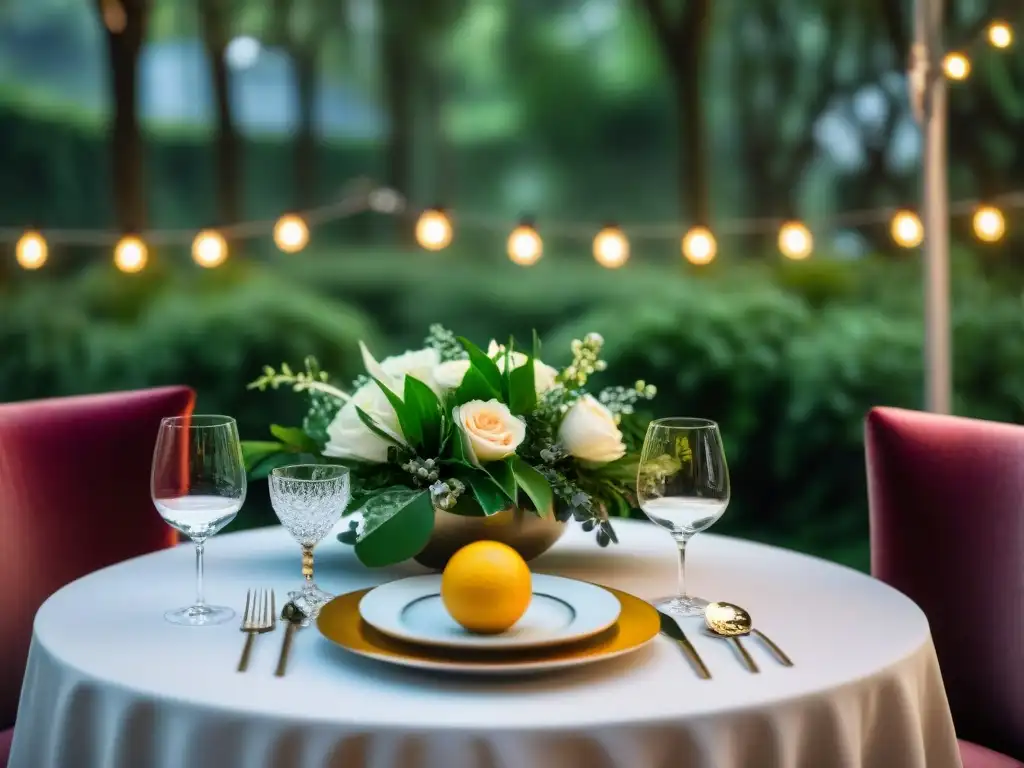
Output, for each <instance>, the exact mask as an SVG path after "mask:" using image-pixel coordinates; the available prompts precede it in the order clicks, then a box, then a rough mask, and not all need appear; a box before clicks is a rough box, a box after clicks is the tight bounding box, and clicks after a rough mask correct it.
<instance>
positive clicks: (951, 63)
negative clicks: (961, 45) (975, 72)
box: [942, 53, 971, 80]
mask: <svg viewBox="0 0 1024 768" xmlns="http://www.w3.org/2000/svg"><path fill="white" fill-rule="evenodd" d="M942 71H943V72H945V73H946V77H948V78H949V79H950V80H966V79H967V76H968V75H970V74H971V62H970V60H969V59H968V58H967V57H966V56H964V55H963V54H962V53H947V54H946V57H945V58H944V59H943V60H942Z"/></svg>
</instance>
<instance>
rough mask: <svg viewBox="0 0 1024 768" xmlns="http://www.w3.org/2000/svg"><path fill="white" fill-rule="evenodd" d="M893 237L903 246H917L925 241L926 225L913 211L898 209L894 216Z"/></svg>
mask: <svg viewBox="0 0 1024 768" xmlns="http://www.w3.org/2000/svg"><path fill="white" fill-rule="evenodd" d="M891 232H892V239H893V240H895V241H896V244H897V245H899V246H901V247H903V248H916V247H917V246H919V245H920V244H921V243H922V242H924V226H923V225H922V224H921V219H920V218H919V217H918V215H917V214H916V213H914V212H913V211H897V212H896V215H895V216H893V217H892V228H891Z"/></svg>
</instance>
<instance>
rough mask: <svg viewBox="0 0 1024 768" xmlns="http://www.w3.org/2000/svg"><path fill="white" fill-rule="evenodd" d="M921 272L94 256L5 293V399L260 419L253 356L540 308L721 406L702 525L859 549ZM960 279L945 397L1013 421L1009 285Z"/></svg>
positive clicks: (476, 329)
mask: <svg viewBox="0 0 1024 768" xmlns="http://www.w3.org/2000/svg"><path fill="white" fill-rule="evenodd" d="M545 262H547V263H545ZM837 274H838V275H840V277H839V278H837V277H836V275H837ZM865 276H870V281H869V282H865ZM917 279H918V275H916V274H915V273H914V270H913V269H912V268H910V267H909V266H908V265H906V264H904V265H897V266H895V267H891V268H888V269H887V268H886V267H885V266H878V265H862V271H857V270H855V269H852V268H851V267H848V266H842V265H840V266H835V265H833V266H816V267H814V268H813V270H810V271H808V272H803V273H794V272H792V271H791V269H789V268H787V270H786V272H785V273H784V274H780V273H778V272H777V271H776V270H774V269H769V268H765V267H757V268H743V267H740V266H738V265H736V264H733V265H731V266H729V267H728V268H722V269H719V270H718V271H715V270H711V271H707V272H695V271H692V270H687V269H682V268H675V269H671V268H666V267H663V266H662V267H657V266H652V267H645V266H643V265H642V264H640V263H638V264H637V265H636V267H633V266H632V265H631V266H630V268H629V269H626V270H621V271H619V272H609V271H605V270H598V269H596V268H595V267H593V265H592V264H588V263H585V262H583V261H582V260H576V261H574V260H573V259H571V258H568V257H566V258H563V259H557V258H555V257H554V256H552V258H551V259H550V260H548V259H547V258H546V259H545V260H544V261H542V262H541V263H540V264H538V265H537V266H536V267H535V268H533V269H531V270H523V269H521V268H517V267H514V266H512V265H510V264H506V263H505V261H504V260H503V259H489V260H486V261H485V260H484V259H483V258H481V257H479V256H476V255H474V254H467V253H463V254H461V255H460V254H458V253H452V254H451V255H448V254H445V255H440V256H439V255H428V254H423V253H409V254H396V253H378V252H357V251H352V252H346V251H339V252H337V253H330V254H322V255H320V256H317V255H315V254H312V253H311V254H307V255H305V256H303V257H302V258H283V257H282V258H280V259H278V260H277V261H276V262H274V264H273V265H272V267H270V268H267V267H261V266H253V265H252V264H248V265H246V264H244V263H238V264H235V265H234V266H233V267H231V268H225V269H223V270H218V271H216V272H213V273H204V272H201V271H199V270H195V269H183V270H178V269H173V268H171V267H170V266H168V265H166V264H165V265H164V266H162V267H161V266H160V265H159V264H157V265H155V268H154V269H153V270H152V272H149V271H147V273H144V274H143V275H139V276H124V275H120V274H117V273H116V272H114V271H113V270H112V269H111V268H109V267H105V266H104V267H103V268H96V269H94V270H90V271H87V272H86V273H85V274H83V275H81V276H80V277H78V278H76V279H75V280H73V281H64V282H62V281H52V282H47V281H45V278H41V279H38V280H37V279H34V278H33V279H31V280H24V281H21V282H20V283H19V286H18V288H17V290H16V291H9V292H8V294H7V295H6V296H3V297H0V399H2V400H16V399H24V398H29V397H42V396H53V395H65V394H73V393H78V392H89V391H103V390H113V389H122V388H131V387H142V386H151V385H158V384H165V383H188V384H191V385H193V386H194V387H196V388H197V390H198V391H199V396H200V400H199V408H200V409H202V410H204V411H208V412H209V411H226V412H229V413H232V414H234V415H236V416H237V417H238V418H239V421H240V424H241V428H242V432H243V436H244V437H247V438H260V437H261V436H263V435H264V434H265V429H266V427H267V426H268V425H269V424H270V423H272V422H275V421H276V422H279V423H297V421H298V420H299V418H300V416H301V411H302V402H301V398H297V397H294V396H292V395H291V394H290V393H284V392H278V393H254V392H247V391H246V390H245V383H246V382H248V381H250V380H251V379H252V378H254V377H255V376H256V375H257V374H258V372H259V370H260V367H261V366H262V365H263V364H265V363H272V364H275V365H276V364H279V363H280V362H282V361H288V362H291V363H293V364H295V363H300V362H301V359H302V357H303V356H304V355H306V354H315V355H317V356H318V357H319V358H320V359H321V362H322V363H323V365H324V367H325V369H327V370H329V371H331V372H332V373H334V374H335V375H336V377H337V379H338V380H339V381H340V382H342V383H345V382H347V381H349V380H350V379H351V378H352V377H353V376H354V375H355V374H357V373H359V372H360V369H361V364H360V362H359V357H358V353H357V350H356V341H357V340H358V339H360V338H363V339H366V340H367V342H368V343H369V344H370V346H371V347H372V348H373V349H374V351H375V352H376V353H377V354H378V356H384V355H387V354H392V353H395V352H398V351H401V350H403V349H406V348H409V347H412V346H415V345H418V344H419V342H420V340H421V339H422V337H423V335H424V333H425V331H426V327H427V325H428V324H429V323H430V322H432V321H440V322H443V323H445V324H447V325H449V326H450V327H452V328H453V329H455V330H457V331H458V332H459V333H463V334H465V335H468V336H470V337H471V338H473V339H475V340H478V341H480V342H482V343H483V342H486V341H487V339H488V338H490V337H491V336H497V337H503V336H505V335H507V334H508V333H509V332H510V331H511V332H513V333H515V334H516V335H517V336H519V337H521V338H526V337H527V336H528V334H529V331H530V329H531V328H534V327H536V328H537V329H538V330H539V331H540V332H541V333H542V335H543V337H544V344H545V348H544V354H543V356H544V358H545V359H547V360H548V361H549V362H552V363H554V364H558V363H561V362H564V361H565V360H566V359H567V357H568V350H569V342H570V341H571V340H572V339H573V338H576V337H580V336H582V335H583V334H584V333H586V332H588V331H591V330H595V331H599V332H600V333H602V334H603V335H604V337H605V339H606V342H607V343H606V358H607V359H608V361H609V363H610V370H609V371H608V372H607V373H605V374H603V377H604V383H624V384H628V383H632V381H634V380H635V379H637V378H643V379H645V380H647V381H649V382H652V383H655V384H656V385H657V386H658V387H659V390H660V392H659V396H658V398H657V399H656V400H655V401H654V408H655V411H656V413H657V414H659V415H668V414H677V415H678V414H692V415H701V416H708V417H711V418H714V419H716V420H718V421H719V422H720V423H721V424H722V427H723V433H724V436H725V439H726V447H727V451H728V455H729V460H730V467H731V471H732V476H733V482H734V493H735V495H734V503H733V505H732V506H731V507H730V510H729V512H728V513H727V514H726V516H725V517H724V518H723V520H722V521H721V522H720V523H719V525H718V526H716V528H717V530H720V531H722V532H728V533H733V534H737V535H744V536H751V537H755V538H758V539H762V540H767V541H773V542H778V543H782V544H785V545H788V546H793V547H796V548H799V549H803V550H806V551H811V552H816V553H818V554H822V555H825V556H828V557H832V558H835V559H839V560H841V561H844V562H847V563H851V564H854V565H857V566H859V567H865V566H866V564H867V513H866V509H867V505H866V498H865V482H864V463H863V439H862V420H863V416H864V414H865V412H866V411H867V410H868V409H869V408H870V407H871V406H874V405H883V404H884V405H897V406H904V407H911V408H915V407H920V404H921V392H922V362H921V339H922V328H921V321H920V315H919V301H918V300H916V299H915V298H912V297H913V296H917V295H919V288H918V283H917ZM877 281H882V282H883V283H885V287H886V290H885V291H880V289H879V285H878V282H877ZM822 285H824V286H825V288H824V289H823V288H822V287H821V286H822ZM836 286H839V288H838V289H837V288H836ZM900 291H902V292H903V293H904V295H905V296H906V297H907V298H906V300H905V301H904V302H902V303H901V302H900V301H898V300H897V299H896V298H895V297H896V296H898V295H899V293H900ZM956 293H957V296H956V302H955V306H956V330H955V353H956V372H957V381H956V391H957V395H958V399H957V404H956V409H957V412H959V413H962V414H965V415H974V416H981V417H985V418H991V419H997V420H1002V421H1024V307H1022V306H1021V300H1020V298H1019V296H1017V295H1013V294H1010V293H1008V292H1007V293H1001V292H1000V291H999V290H996V289H994V288H992V287H991V286H989V285H987V284H985V283H984V282H983V281H980V280H978V279H976V277H964V279H963V280H962V281H960V282H959V283H958V284H957V285H956ZM883 294H884V295H883ZM823 296H824V297H825V298H822V297H823ZM595 383H598V384H600V383H601V382H595ZM264 494H265V491H264V490H263V489H262V488H260V487H254V488H253V496H252V498H253V500H254V505H253V506H252V508H251V509H250V510H247V511H246V513H245V514H244V515H243V516H241V517H240V520H239V523H238V524H239V525H251V524H258V523H261V522H267V521H270V520H272V516H271V515H270V513H269V512H268V511H267V509H266V504H265V498H264ZM243 518H244V519H243Z"/></svg>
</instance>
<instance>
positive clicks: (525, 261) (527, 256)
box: [508, 221, 544, 267]
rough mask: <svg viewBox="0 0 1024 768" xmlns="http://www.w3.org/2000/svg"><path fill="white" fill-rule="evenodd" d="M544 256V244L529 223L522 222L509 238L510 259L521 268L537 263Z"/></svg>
mask: <svg viewBox="0 0 1024 768" xmlns="http://www.w3.org/2000/svg"><path fill="white" fill-rule="evenodd" d="M543 255H544V243H543V241H542V240H541V239H540V235H539V234H537V230H536V229H534V227H533V225H532V224H530V223H529V222H526V221H524V222H522V223H521V224H520V225H519V226H518V227H516V228H515V229H513V230H512V234H510V235H509V236H508V257H509V258H510V259H512V261H514V262H515V263H516V264H518V265H519V266H521V267H529V266H532V265H533V264H536V263H537V260H538V259H540V257H541V256H543Z"/></svg>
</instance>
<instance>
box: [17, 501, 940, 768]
mask: <svg viewBox="0 0 1024 768" xmlns="http://www.w3.org/2000/svg"><path fill="white" fill-rule="evenodd" d="M154 514H155V513H154ZM616 526H617V531H618V533H619V537H620V538H621V540H622V543H621V544H620V545H618V546H615V545H612V546H611V547H609V548H608V549H606V550H601V549H599V548H598V547H597V546H596V544H594V543H593V535H591V534H584V533H582V531H579V530H578V529H573V530H571V531H570V532H569V533H567V534H566V536H565V537H564V538H563V539H562V541H561V542H560V543H559V544H558V545H557V546H556V548H555V549H554V550H552V551H551V552H549V553H548V554H547V555H545V556H544V557H543V558H541V559H540V560H538V561H537V562H536V563H535V566H536V569H537V570H538V571H549V572H554V573H559V574H564V575H570V576H575V577H579V578H583V579H588V580H592V581H596V582H602V583H605V584H608V585H610V586H614V587H617V588H619V589H623V590H627V591H629V592H632V593H634V594H636V595H638V596H641V597H645V598H650V597H655V596H659V595H661V594H665V593H669V592H671V591H672V590H673V588H674V579H675V568H676V565H675V545H674V544H673V542H672V541H671V539H670V537H669V536H668V535H667V534H666V533H665V532H663V531H661V530H660V529H656V528H654V527H653V526H650V525H646V524H641V523H630V522H621V523H617V524H616ZM690 546H691V550H690V557H689V561H690V562H689V568H690V571H689V575H690V580H691V584H692V589H693V592H694V593H696V594H700V595H702V596H704V597H707V598H710V599H721V600H728V601H731V602H735V603H738V604H740V605H743V606H745V607H747V608H748V609H749V610H750V612H751V613H752V614H753V616H754V619H755V622H756V623H757V625H758V626H759V627H760V628H761V629H763V630H764V631H765V632H767V633H768V634H769V635H770V636H771V637H772V638H773V639H774V640H775V641H776V642H778V643H779V644H780V645H781V646H782V648H783V649H785V650H786V651H787V652H788V653H789V654H790V655H791V656H792V658H793V660H794V662H795V664H796V666H795V667H794V668H791V669H786V668H783V667H781V666H779V665H777V664H775V663H774V662H773V661H772V660H771V658H770V657H769V656H767V655H766V653H765V652H764V651H763V650H762V649H760V648H759V647H758V644H757V642H756V641H754V640H750V641H748V645H749V647H750V648H751V649H752V650H753V651H754V653H755V656H756V658H757V659H758V660H759V661H760V666H761V668H762V673H761V674H760V675H751V674H750V673H748V672H746V671H745V670H744V669H742V668H741V667H740V665H739V663H738V661H737V659H736V657H735V656H734V655H733V653H732V650H731V649H730V648H729V647H728V645H727V644H725V643H723V642H721V641H718V640H715V639H712V638H707V637H703V636H701V635H700V634H699V631H698V626H699V625H698V624H697V623H695V622H696V621H697V620H687V622H689V623H685V624H684V625H685V626H686V627H687V629H692V631H690V632H689V634H690V636H691V638H692V640H693V642H694V643H695V645H696V646H697V649H698V651H699V652H700V653H701V654H702V655H703V657H704V660H705V661H706V662H707V663H708V665H709V666H710V668H711V671H712V674H713V675H714V679H713V680H710V681H702V680H699V679H697V677H696V676H695V675H694V673H693V672H692V670H691V669H690V667H689V666H688V664H687V661H686V659H685V657H684V656H683V655H682V653H681V652H680V650H679V648H678V647H677V646H676V645H674V644H673V643H671V642H670V641H668V640H666V639H664V638H661V637H659V638H658V639H657V640H656V641H655V642H654V643H652V644H651V645H649V646H648V647H646V648H645V649H643V650H641V651H639V652H637V653H635V654H633V655H630V656H627V657H624V658H622V659H617V660H612V661H609V662H605V663H603V664H598V665H594V666H591V667H587V668H580V669H577V670H572V671H567V672H564V673H561V674H557V675H553V676H539V677H534V678H528V679H520V680H515V681H510V680H507V679H503V680H494V679H490V680H487V679H467V678H452V677H441V676H439V675H436V674H430V673H424V672H415V671H409V670H402V669H397V668H391V667H388V666H384V665H382V664H380V663H377V662H373V661H370V660H364V659H360V658H356V657H354V656H351V655H349V654H346V653H345V652H344V651H342V650H341V649H338V648H336V647H335V646H333V645H332V644H331V643H329V642H328V641H327V640H325V639H324V638H322V637H321V636H320V635H319V634H318V632H317V630H316V629H315V628H309V629H304V630H301V631H300V632H299V633H298V634H297V636H296V639H295V640H296V642H295V646H294V647H293V649H292V658H291V662H290V666H289V671H288V674H287V676H286V677H284V678H281V679H279V678H275V677H273V676H272V674H271V672H272V668H273V665H274V663H275V661H276V657H277V653H278V651H279V649H280V643H281V636H282V631H281V629H280V628H279V629H278V631H277V632H276V633H275V635H273V636H269V635H263V636H261V637H259V638H258V639H257V641H256V647H255V652H254V655H253V659H252V664H251V666H250V669H249V671H248V672H247V673H246V674H238V673H236V672H235V665H236V664H237V662H238V656H239V653H240V651H241V648H242V642H243V636H242V634H241V633H240V632H239V631H238V625H237V624H236V623H231V624H227V625H221V626H217V627H205V628H192V627H179V626H174V625H171V624H168V623H167V622H165V621H164V619H163V612H164V610H165V609H168V608H174V607H178V606H180V605H182V604H184V603H187V602H188V599H189V597H190V596H191V594H192V589H193V584H192V578H193V573H192V569H193V551H192V548H191V546H181V547H178V548H177V549H174V550H169V551H166V552H161V553H158V554H154V555H148V556H145V557H141V558H137V559H135V560H131V561H129V562H127V563H123V564H121V565H117V566H114V567H112V568H108V569H105V570H103V571H100V572H98V573H95V574H92V575H90V576H87V577H85V578H83V579H80V580H79V581H76V582H75V583H73V584H71V585H70V586H67V587H65V588H64V589H62V590H60V591H59V592H58V593H56V594H55V595H54V596H53V597H51V598H50V599H49V600H48V601H47V602H46V603H45V604H44V605H43V607H42V608H41V609H40V610H39V613H38V615H37V617H36V621H35V631H34V639H33V642H32V650H31V654H30V658H29V665H28V671H27V673H26V677H25V685H24V689H23V692H22V698H21V706H20V709H19V712H18V721H17V727H16V730H15V735H14V745H13V753H12V762H11V766H12V768H51V767H56V766H66V767H67V768H94V767H95V768H101V767H102V768H165V767H167V768H169V767H170V766H182V767H187V768H235V767H236V766H237V767H239V768H241V767H243V766H244V767H246V768H249V767H252V768H256V767H264V766H266V767H268V768H269V767H271V766H273V767H274V768H323V767H325V766H330V767H331V768H364V767H365V768H399V767H401V768H569V767H570V766H580V767H581V768H669V767H672V768H675V767H677V766H702V767H703V766H708V767H710V766H715V767H716V768H717V767H720V768H740V766H753V767H756V768H773V767H774V766H779V767H780V768H790V767H794V768H795V767H796V766H801V767H806V768H843V767H845V766H849V768H854V767H855V766H865V767H868V768H952V766H957V765H959V764H960V763H959V758H958V754H957V746H956V739H955V736H954V732H953V726H952V722H951V719H950V714H949V709H948V706H947V703H946V697H945V693H944V691H943V688H942V680H941V678H940V675H939V669H938V664H937V661H936V657H935V653H934V650H933V647H932V643H931V639H930V635H929V632H928V625H927V622H926V620H925V617H924V615H923V614H922V613H921V611H920V610H919V609H918V608H917V607H916V606H915V605H914V604H913V603H912V602H911V601H910V600H908V599H907V598H906V597H904V596H902V595H901V594H899V593H897V592H896V591H894V590H892V589H890V588H889V587H887V586H885V585H883V584H881V583H880V582H877V581H875V580H873V579H870V578H869V577H867V576H865V575H863V574H860V573H857V572H855V571H852V570H848V569H846V568H842V567H839V566H836V565H833V564H830V563H826V562H824V561H821V560H817V559H814V558H809V557H805V556H803V555H798V554H795V553H792V552H788V551H785V550H781V549H776V548H772V547H766V546H762V545H757V544H752V543H749V542H744V541H740V540H735V539H730V538H725V537H718V536H714V535H712V534H703V535H700V536H698V537H696V538H695V539H694V540H693V542H692V543H691V545H690ZM416 572H420V569H419V568H418V567H417V566H408V567H402V568H395V569H390V570H386V571H369V570H366V569H365V568H363V567H361V566H360V565H359V563H358V562H357V561H356V560H355V558H354V557H353V556H352V555H351V552H350V551H349V550H348V549H347V548H344V547H342V545H340V544H338V543H337V542H334V541H333V540H328V541H327V542H325V544H324V545H322V547H321V548H320V550H319V556H318V558H317V580H318V582H319V583H320V584H321V585H322V586H323V587H325V588H328V589H331V590H334V591H336V592H338V593H341V592H345V591H349V590H354V589H359V588H362V587H367V586H371V585H373V584H377V583H380V582H382V581H385V580H388V579H392V578H395V577H396V576H399V575H404V574H411V573H416ZM206 574H207V593H208V599H210V600H211V602H219V603H223V604H229V605H232V606H234V607H235V608H236V610H240V609H241V607H242V606H243V604H244V600H245V591H246V589H247V588H249V587H256V586H268V587H273V588H275V589H276V590H277V594H278V599H279V604H280V600H281V599H282V596H283V595H284V594H285V592H287V591H288V589H290V588H293V587H294V586H295V585H296V584H297V582H298V580H299V577H300V554H299V548H298V546H297V545H296V544H295V543H294V542H293V541H292V540H291V539H290V538H289V536H288V534H287V533H285V532H284V531H283V530H281V529H279V528H272V529H265V530H261V531H253V532H246V533H239V534H233V535H222V536H219V537H217V538H214V539H213V540H212V541H211V542H210V543H209V544H208V545H207V568H206Z"/></svg>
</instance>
